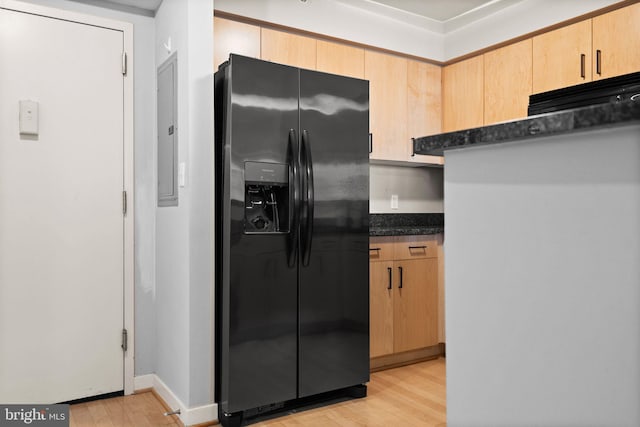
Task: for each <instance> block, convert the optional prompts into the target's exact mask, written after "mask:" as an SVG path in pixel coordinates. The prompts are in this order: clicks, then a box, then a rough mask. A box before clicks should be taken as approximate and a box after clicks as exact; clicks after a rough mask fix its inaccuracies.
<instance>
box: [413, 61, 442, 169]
mask: <svg viewBox="0 0 640 427" xmlns="http://www.w3.org/2000/svg"><path fill="white" fill-rule="evenodd" d="M441 106H442V68H441V67H438V66H436V65H431V64H427V63H425V62H419V61H413V60H408V61H407V133H408V136H409V138H419V137H422V136H427V135H434V134H437V133H440V132H442V108H441ZM410 144H411V142H410ZM411 153H412V149H411V145H409V154H411ZM408 160H409V161H411V162H416V163H437V164H442V163H443V161H444V158H443V157H439V156H422V155H415V156H411V155H410V156H409V158H408Z"/></svg>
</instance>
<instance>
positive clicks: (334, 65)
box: [317, 40, 364, 79]
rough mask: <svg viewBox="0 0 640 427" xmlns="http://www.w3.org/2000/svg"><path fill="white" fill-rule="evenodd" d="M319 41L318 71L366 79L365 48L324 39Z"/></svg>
mask: <svg viewBox="0 0 640 427" xmlns="http://www.w3.org/2000/svg"><path fill="white" fill-rule="evenodd" d="M317 43H318V45H317V70H318V71H322V72H325V73H332V74H339V75H341V76H347V77H355V78H358V79H364V49H361V48H357V47H353V46H347V45H345V44H340V43H332V42H327V41H324V40H318V41H317Z"/></svg>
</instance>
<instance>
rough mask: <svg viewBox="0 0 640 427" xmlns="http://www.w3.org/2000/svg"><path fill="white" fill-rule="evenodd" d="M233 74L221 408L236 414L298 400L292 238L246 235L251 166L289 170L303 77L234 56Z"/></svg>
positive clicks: (226, 132) (223, 212)
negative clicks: (248, 169)
mask: <svg viewBox="0 0 640 427" xmlns="http://www.w3.org/2000/svg"><path fill="white" fill-rule="evenodd" d="M229 67H230V68H229V70H227V75H228V76H229V77H230V79H227V82H226V83H225V85H226V89H225V91H226V111H227V112H228V113H227V116H226V117H225V118H224V126H223V127H224V129H223V130H222V134H223V135H222V139H223V140H224V144H225V145H224V150H219V151H218V152H219V154H220V156H221V157H224V174H221V175H220V176H219V179H222V180H223V181H224V182H223V183H222V185H223V188H224V190H223V191H224V194H221V195H219V197H220V198H221V199H222V200H224V201H225V202H224V203H225V205H224V207H223V208H222V209H220V210H218V216H219V219H218V220H221V221H222V224H223V226H222V227H220V229H219V232H222V245H221V247H218V249H217V250H218V251H219V252H221V253H222V256H223V260H222V263H221V266H222V267H221V270H222V277H221V278H220V279H219V280H221V283H222V287H221V288H222V289H221V293H218V298H221V300H222V301H219V303H218V307H219V309H220V310H221V313H219V317H218V322H219V323H221V324H220V325H218V327H220V331H221V332H220V334H219V338H218V339H219V343H218V357H219V358H220V360H219V362H218V363H219V365H218V366H219V368H218V375H220V376H221V378H220V379H219V381H220V386H219V396H218V401H219V402H220V405H221V409H222V410H223V411H225V412H228V413H231V412H237V411H243V410H246V409H250V408H256V407H260V406H263V405H268V404H271V403H273V402H282V401H287V400H291V399H295V398H296V392H297V372H296V369H297V360H296V348H297V316H298V313H297V306H298V290H297V268H296V266H295V265H293V266H292V267H290V266H289V263H288V259H289V258H290V257H289V255H290V254H289V252H290V250H291V248H290V246H291V242H289V241H288V237H289V234H288V233H267V234H247V233H245V229H246V228H247V227H245V224H244V222H245V221H246V216H245V206H246V203H247V201H245V200H244V199H245V194H246V191H245V176H244V174H245V170H246V169H245V167H246V165H247V164H250V165H251V163H247V162H262V163H269V164H275V165H283V164H288V165H289V167H290V165H291V158H290V157H291V148H290V147H289V145H290V144H289V134H290V130H291V129H297V126H298V70H297V69H296V68H292V67H286V66H281V65H277V64H273V63H269V62H264V61H258V60H254V59H250V58H245V57H241V56H235V55H233V56H232V57H231V62H230V66H229ZM218 143H220V142H218ZM281 175H282V174H281ZM279 179H280V180H281V181H282V180H284V178H282V177H280V178H279ZM218 185H220V183H218ZM285 202H286V201H285ZM289 202H290V201H289ZM281 228H282V229H283V230H286V229H288V226H287V227H285V226H284V225H283V226H282V227H281ZM218 238H220V237H218ZM218 274H220V271H219V272H218Z"/></svg>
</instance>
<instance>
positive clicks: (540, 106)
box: [528, 72, 640, 116]
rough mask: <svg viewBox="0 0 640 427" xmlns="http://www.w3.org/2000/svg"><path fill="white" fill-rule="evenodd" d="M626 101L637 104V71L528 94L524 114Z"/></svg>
mask: <svg viewBox="0 0 640 427" xmlns="http://www.w3.org/2000/svg"><path fill="white" fill-rule="evenodd" d="M628 100H633V101H637V102H640V72H637V73H631V74H625V75H622V76H617V77H611V78H608V79H602V80H596V81H594V82H589V83H583V84H579V85H575V86H570V87H567V88H562V89H556V90H552V91H549V92H543V93H537V94H534V95H531V96H530V97H529V110H528V113H529V115H530V116H533V115H534V114H543V113H552V112H554V111H561V110H569V109H572V108H579V107H586V106H589V105H595V104H606V103H609V102H621V101H628Z"/></svg>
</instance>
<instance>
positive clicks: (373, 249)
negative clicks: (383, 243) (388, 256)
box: [369, 248, 382, 252]
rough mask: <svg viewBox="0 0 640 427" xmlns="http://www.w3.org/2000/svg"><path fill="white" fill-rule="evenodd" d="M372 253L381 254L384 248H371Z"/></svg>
mask: <svg viewBox="0 0 640 427" xmlns="http://www.w3.org/2000/svg"><path fill="white" fill-rule="evenodd" d="M369 250H370V251H378V252H380V251H381V250H382V248H369Z"/></svg>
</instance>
